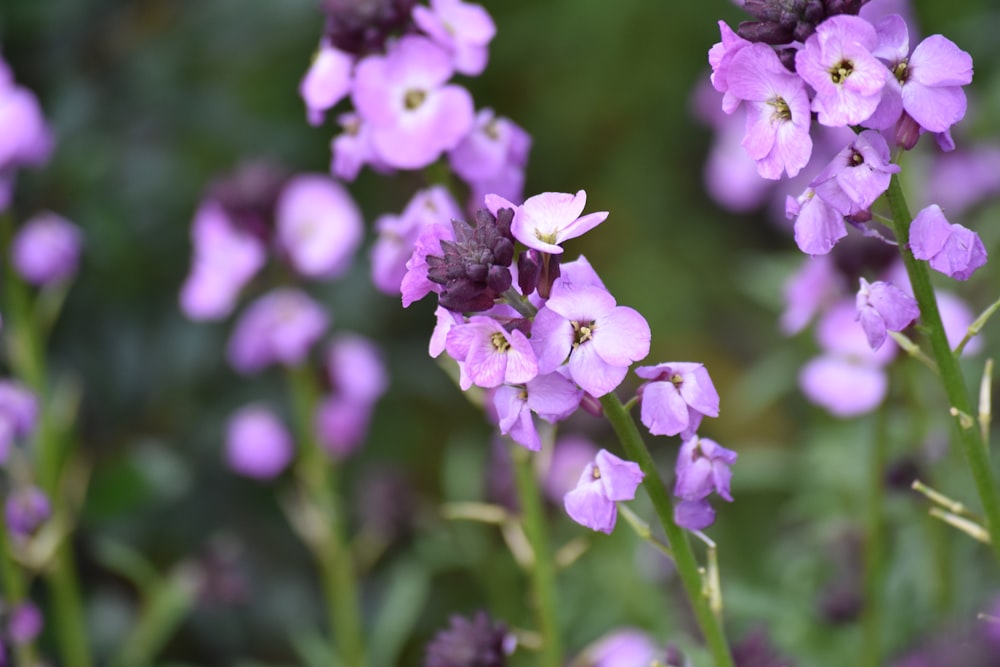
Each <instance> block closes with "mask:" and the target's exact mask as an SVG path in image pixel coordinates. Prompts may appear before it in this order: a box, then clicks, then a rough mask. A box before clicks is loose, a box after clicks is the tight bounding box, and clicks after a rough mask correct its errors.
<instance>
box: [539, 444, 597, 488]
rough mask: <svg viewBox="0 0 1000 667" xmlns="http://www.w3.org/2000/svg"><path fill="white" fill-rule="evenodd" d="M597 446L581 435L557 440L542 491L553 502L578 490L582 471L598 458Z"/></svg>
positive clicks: (543, 480)
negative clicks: (578, 481)
mask: <svg viewBox="0 0 1000 667" xmlns="http://www.w3.org/2000/svg"><path fill="white" fill-rule="evenodd" d="M597 449H598V448H597V445H595V444H594V443H593V442H591V441H590V440H588V439H587V438H584V437H582V436H579V435H567V436H563V437H561V438H559V439H558V440H556V444H555V446H554V447H553V448H552V458H551V459H550V460H549V466H548V468H546V470H545V476H544V477H543V479H542V490H543V491H544V492H545V495H546V497H547V498H548V499H549V500H551V501H552V502H554V503H556V502H562V499H563V497H564V496H565V495H566V494H567V493H569V492H570V491H572V490H573V489H575V488H576V482H577V479H578V478H579V477H580V471H581V470H583V469H584V468H585V467H586V466H587V464H588V463H590V462H591V461H593V460H594V457H595V456H597Z"/></svg>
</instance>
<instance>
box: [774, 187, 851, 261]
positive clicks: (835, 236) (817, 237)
mask: <svg viewBox="0 0 1000 667" xmlns="http://www.w3.org/2000/svg"><path fill="white" fill-rule="evenodd" d="M785 215H786V216H787V217H788V219H789V220H795V245H797V246H798V247H799V250H801V251H802V252H804V253H806V254H807V255H825V254H827V253H828V252H830V251H831V250H833V247H834V246H835V245H837V241H839V240H840V239H842V238H844V237H845V236H847V225H846V224H845V223H844V216H843V214H842V213H840V211H838V210H837V209H835V208H834V207H833V206H831V205H830V204H829V203H827V201H826V200H825V199H823V198H822V197H820V196H819V195H818V194H817V193H816V190H814V189H813V188H811V187H810V188H807V189H806V191H805V192H803V193H802V194H801V195H799V196H798V198H795V197H792V196H791V195H789V196H788V198H787V199H786V200H785Z"/></svg>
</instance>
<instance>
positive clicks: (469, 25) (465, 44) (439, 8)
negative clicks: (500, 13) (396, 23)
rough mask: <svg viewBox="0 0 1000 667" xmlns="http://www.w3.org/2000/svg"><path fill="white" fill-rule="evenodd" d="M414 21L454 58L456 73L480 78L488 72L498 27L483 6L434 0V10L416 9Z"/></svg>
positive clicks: (454, 0)
mask: <svg viewBox="0 0 1000 667" xmlns="http://www.w3.org/2000/svg"><path fill="white" fill-rule="evenodd" d="M413 20H414V22H415V23H416V24H417V26H419V28H420V29H421V30H423V31H424V32H425V33H426V34H427V36H428V37H430V38H431V39H433V40H434V42H435V43H436V44H438V45H439V46H441V47H443V48H444V49H446V50H447V51H448V52H449V53H451V55H452V58H454V63H455V70H456V71H458V72H461V73H462V74H467V75H469V76H478V75H480V74H482V73H483V70H484V69H486V61H487V59H488V58H489V51H488V49H487V47H488V46H489V43H490V41H491V40H492V39H493V36H494V35H496V31H497V29H496V25H494V23H493V19H492V18H490V15H489V13H487V11H486V10H485V9H484V8H483V7H482V6H480V5H474V4H471V3H467V2H461V0H431V6H430V7H429V8H428V7H424V6H423V5H417V6H415V7H414V8H413Z"/></svg>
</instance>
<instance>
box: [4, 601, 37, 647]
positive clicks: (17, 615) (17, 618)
mask: <svg viewBox="0 0 1000 667" xmlns="http://www.w3.org/2000/svg"><path fill="white" fill-rule="evenodd" d="M43 626H44V619H43V618H42V611H41V610H40V609H39V608H38V605H36V604H35V603H34V602H32V601H31V600H25V601H24V602H21V603H19V604H17V605H15V606H14V607H13V608H12V609H11V610H10V616H9V617H8V618H7V634H8V635H10V640H11V642H13V643H14V644H15V645H21V644H28V643H30V642H33V641H35V639H36V638H37V637H38V635H40V634H41V633H42V627H43Z"/></svg>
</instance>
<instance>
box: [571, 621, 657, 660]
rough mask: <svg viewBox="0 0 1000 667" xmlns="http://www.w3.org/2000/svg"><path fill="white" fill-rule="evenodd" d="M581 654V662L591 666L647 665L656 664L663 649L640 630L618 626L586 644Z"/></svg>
mask: <svg viewBox="0 0 1000 667" xmlns="http://www.w3.org/2000/svg"><path fill="white" fill-rule="evenodd" d="M583 654H584V656H586V660H585V662H584V663H583V664H586V665H590V666H591V667H649V665H653V664H658V663H657V662H656V661H657V660H658V659H659V658H660V656H661V655H662V654H663V649H662V648H661V647H660V646H657V644H656V642H654V641H653V639H652V638H651V637H650V636H649V635H648V634H646V633H645V632H643V631H642V630H638V629H636V628H620V629H618V630H614V631H613V632H609V633H608V634H606V635H604V636H603V637H601V638H600V639H599V640H597V641H596V642H594V643H593V644H591V645H590V646H588V647H587V648H586V650H584V653H583ZM574 664H576V663H574Z"/></svg>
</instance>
